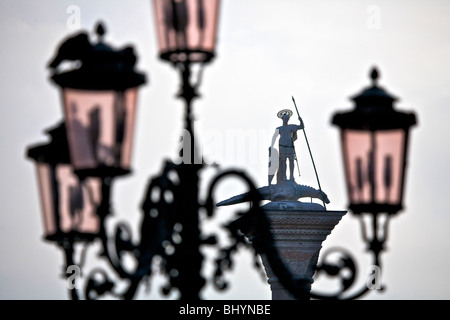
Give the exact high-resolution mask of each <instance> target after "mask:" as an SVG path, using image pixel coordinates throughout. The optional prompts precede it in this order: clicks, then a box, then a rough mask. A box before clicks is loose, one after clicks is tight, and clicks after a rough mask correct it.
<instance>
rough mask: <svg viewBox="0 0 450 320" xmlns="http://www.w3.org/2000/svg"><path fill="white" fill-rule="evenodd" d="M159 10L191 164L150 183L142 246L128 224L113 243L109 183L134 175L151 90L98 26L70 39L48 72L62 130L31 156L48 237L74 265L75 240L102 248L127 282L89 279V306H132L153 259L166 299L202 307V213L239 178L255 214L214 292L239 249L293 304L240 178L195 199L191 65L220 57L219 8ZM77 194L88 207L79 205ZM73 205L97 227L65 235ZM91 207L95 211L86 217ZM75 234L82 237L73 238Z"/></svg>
mask: <svg viewBox="0 0 450 320" xmlns="http://www.w3.org/2000/svg"><path fill="white" fill-rule="evenodd" d="M154 5H155V14H156V20H157V30H158V34H159V35H160V44H161V48H160V57H161V58H162V59H163V60H167V61H170V62H171V63H172V64H173V65H174V66H175V67H176V68H177V69H178V70H179V71H180V74H181V79H182V86H181V88H182V90H181V91H180V94H179V96H180V97H181V98H183V99H184V101H185V102H186V116H185V119H186V124H185V129H186V132H188V133H189V135H190V136H188V137H187V138H188V139H186V144H185V146H186V147H185V148H184V149H183V152H184V153H187V155H186V154H184V155H183V162H182V163H179V164H175V163H173V162H170V161H166V162H165V163H164V168H163V171H162V173H161V174H160V175H159V176H156V177H154V178H152V179H151V180H150V181H149V184H148V187H147V190H146V192H145V194H144V199H143V201H142V206H141V208H142V211H143V217H142V220H141V221H142V222H141V225H140V235H139V243H135V241H132V239H133V237H132V236H131V232H130V228H129V227H128V225H127V224H126V223H124V222H122V223H119V224H118V225H117V226H116V228H115V233H114V234H113V236H112V237H111V235H110V233H109V232H108V230H107V228H106V222H107V218H108V217H109V216H110V207H111V205H110V193H111V192H110V189H111V184H112V180H113V178H115V177H118V176H122V175H125V174H128V173H130V171H131V169H130V168H131V145H132V135H133V125H134V114H135V108H136V101H137V88H138V87H139V86H140V85H142V84H143V83H144V82H145V76H144V75H143V74H142V73H139V72H137V71H135V70H134V66H135V62H136V56H135V55H134V53H133V49H132V48H131V47H127V48H124V49H120V50H115V49H113V48H112V47H110V46H109V45H106V44H105V43H104V42H103V40H102V39H103V36H104V32H105V30H104V28H103V26H102V25H99V26H98V27H97V37H98V39H99V41H98V42H97V43H95V44H92V43H91V41H90V40H89V37H88V35H87V34H86V33H79V34H77V35H75V36H73V37H70V38H68V39H66V40H65V41H64V42H63V43H62V44H61V45H60V47H59V49H58V52H57V54H56V56H55V57H54V59H53V60H52V62H51V63H50V65H49V67H50V68H51V70H52V72H53V74H52V77H51V79H52V80H53V81H54V83H56V84H57V85H58V86H59V87H60V88H61V91H62V97H63V105H64V113H65V121H64V125H61V126H60V127H58V130H54V131H51V133H52V137H53V140H52V143H51V148H50V147H47V146H46V147H45V148H44V147H32V148H30V149H29V152H28V155H29V156H30V157H31V158H32V159H34V160H35V161H36V162H37V164H38V168H44V169H38V170H39V174H40V176H39V179H40V185H41V189H42V190H41V192H42V195H43V196H42V198H41V200H42V202H43V206H44V216H45V217H46V219H47V220H45V223H46V226H47V225H48V227H47V229H46V232H47V236H48V238H49V239H51V238H52V237H53V236H54V235H56V239H57V240H58V241H63V242H64V248H68V249H67V250H65V252H66V256H67V259H66V260H67V261H66V262H67V265H71V264H77V261H75V260H76V259H74V251H73V245H74V241H76V240H78V239H79V238H80V239H88V240H99V241H100V244H101V250H102V251H101V253H100V256H101V257H102V258H105V259H106V260H107V262H109V266H110V267H111V268H112V269H113V271H114V272H115V275H116V276H117V277H118V280H126V282H127V285H126V286H125V287H123V286H122V288H121V289H118V288H117V286H116V285H115V283H114V281H112V280H111V279H110V277H109V276H108V274H107V273H106V272H105V271H104V270H103V269H98V268H97V269H94V270H93V271H92V272H91V273H90V274H89V275H88V277H87V279H86V280H87V281H86V286H85V291H84V296H85V298H86V299H96V298H99V297H101V296H103V295H105V294H112V295H113V296H115V297H120V298H123V299H132V298H133V297H134V296H135V294H136V291H137V288H138V286H139V284H140V283H141V281H142V280H143V279H144V278H150V276H151V272H152V262H153V258H155V257H156V256H159V257H160V258H161V261H162V262H161V267H162V271H163V272H164V273H165V274H166V275H167V276H168V280H169V283H168V286H167V287H165V288H163V293H164V294H168V293H169V292H170V291H171V290H172V289H177V290H178V292H179V294H180V299H190V300H197V299H200V298H201V297H200V291H201V289H202V288H203V287H204V285H205V282H206V279H204V278H203V276H202V275H201V268H202V264H203V260H204V258H203V254H202V253H201V250H200V248H201V246H203V245H211V244H215V243H216V241H215V237H214V236H211V237H208V238H206V237H204V236H203V235H202V233H201V229H200V226H199V222H200V219H199V215H200V209H204V210H205V212H206V213H207V216H208V217H211V216H212V215H213V213H214V208H215V201H214V189H215V186H217V185H218V183H219V182H220V181H221V180H222V179H224V178H225V177H229V176H236V177H238V178H241V179H242V180H243V181H244V183H246V185H247V186H248V188H249V193H250V195H251V196H250V201H251V202H252V206H251V207H250V209H249V210H248V211H246V212H240V213H239V214H238V216H237V218H236V219H235V220H234V221H232V222H231V223H229V224H228V225H227V226H226V229H227V230H228V231H229V235H230V238H231V240H232V241H231V242H230V243H231V244H230V246H228V247H225V248H221V249H220V255H219V257H218V258H217V259H216V270H215V272H214V277H213V281H214V285H215V286H216V288H218V289H224V288H226V283H225V281H224V279H223V273H224V271H226V270H227V269H229V268H231V266H232V259H231V258H232V254H233V253H234V252H235V251H236V250H237V248H238V245H243V246H248V247H251V248H253V249H254V250H255V257H256V253H258V254H264V255H266V257H267V261H268V262H269V264H270V267H271V268H272V269H273V271H274V273H275V274H276V275H277V277H278V278H279V280H280V283H281V284H282V285H283V286H285V287H286V288H287V290H289V291H290V292H291V294H292V295H293V296H294V297H304V292H303V287H304V286H303V283H302V281H301V279H300V280H299V279H296V278H295V277H294V276H293V275H292V274H291V273H290V272H289V269H288V268H286V266H285V265H284V264H283V262H282V260H281V259H280V257H279V255H278V252H277V250H276V248H275V246H274V245H273V239H272V234H271V233H270V231H269V224H268V221H267V219H266V217H265V215H264V213H263V212H262V211H261V209H260V206H259V202H260V200H261V198H260V196H259V194H258V193H257V191H256V188H255V186H254V185H253V182H252V181H251V179H250V178H248V176H247V175H246V174H245V173H244V172H241V171H235V170H229V171H226V172H222V173H220V174H219V175H217V176H216V177H215V178H214V179H213V181H212V182H211V183H210V186H209V189H208V193H207V197H206V200H205V201H201V200H200V199H199V187H198V184H199V180H200V179H199V172H200V170H201V169H202V168H203V166H204V164H203V160H202V159H201V157H197V156H196V152H195V140H194V130H193V126H192V119H191V102H192V100H193V99H194V98H195V97H197V96H198V94H197V90H196V89H197V87H198V85H199V81H198V82H197V83H195V84H192V82H191V79H190V75H191V66H192V64H193V63H199V64H201V65H204V64H205V63H207V62H210V61H211V59H212V58H213V57H214V44H215V38H216V26H217V17H218V5H219V1H214V0H209V1H202V0H198V1H185V0H181V1H178V0H177V1H172V0H166V1H160V0H156V1H154ZM161 37H162V38H161ZM162 39H166V40H164V41H163V40H162ZM180 39H181V40H180ZM67 62H70V63H71V65H70V66H69V67H70V69H69V70H67V69H64V64H65V63H66V64H67ZM80 63H81V65H80ZM199 80H200V78H199ZM188 142H189V143H188ZM53 144H57V146H56V147H55V146H53ZM48 149H51V152H50V154H51V156H48V155H47V153H49V152H48ZM55 149H56V151H55ZM63 151H64V152H63ZM53 156H54V157H55V159H54V158H53ZM61 157H62V159H61ZM66 167H67V169H65V171H64V172H65V175H62V174H60V173H59V171H61V170H62V169H60V168H66ZM58 183H61V185H63V186H67V185H70V186H77V187H76V188H77V189H76V191H77V192H76V193H74V195H73V196H71V198H70V200H67V199H66V198H65V197H67V195H66V194H67V191H65V189H63V187H58V185H57V184H58ZM81 195H83V199H88V200H89V201H87V200H86V201H84V202H83V201H82V200H81ZM67 202H70V205H72V206H73V208H74V209H73V210H72V209H70V210H72V211H74V212H75V211H76V212H79V211H80V210H82V213H83V214H84V212H85V211H86V212H87V213H89V214H91V213H92V212H94V211H95V215H94V219H93V221H94V222H95V223H93V224H89V225H88V226H87V227H89V228H87V229H82V228H81V229H80V228H79V224H75V223H72V224H70V225H69V226H68V227H65V225H64V226H62V225H61V224H60V223H58V220H57V218H56V217H58V218H59V219H60V220H61V219H62V218H60V217H61V216H62V215H65V216H67V215H68V213H67V210H69V209H67V208H65V207H64V206H61V204H66V203H67ZM85 204H86V205H88V204H89V205H90V207H89V208H87V209H86V210H85V209H84V207H83V206H84V205H85ZM65 206H67V205H65ZM61 208H62V209H61ZM70 208H72V207H70ZM80 208H81V209H80ZM70 210H69V211H70ZM77 210H78V211H77ZM72 211H70V213H72ZM48 218H51V219H54V220H51V221H52V223H53V224H49V223H47V221H48ZM83 221H84V220H83ZM74 231H76V232H77V233H76V234H77V237H72V236H68V234H70V235H72V234H74ZM87 231H88V235H89V237H87V236H86V233H87ZM80 232H83V233H80ZM249 232H251V233H252V234H254V240H253V243H252V244H251V245H250V244H249V243H248V242H246V240H245V238H244V236H243V234H245V233H249ZM61 239H62V240H61ZM125 254H126V256H127V258H130V257H131V258H132V259H134V260H135V262H136V263H135V264H134V268H132V269H133V270H130V268H129V267H126V266H125V262H124V259H123V257H124V256H125ZM97 276H100V279H99V278H98V277H97ZM71 290H72V291H71V297H72V298H73V299H78V293H77V292H76V290H73V289H71Z"/></svg>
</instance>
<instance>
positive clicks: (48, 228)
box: [36, 162, 58, 235]
mask: <svg viewBox="0 0 450 320" xmlns="http://www.w3.org/2000/svg"><path fill="white" fill-rule="evenodd" d="M36 170H37V178H38V179H37V180H38V184H39V196H40V200H41V210H42V218H43V223H44V233H45V234H46V235H51V234H54V233H56V231H57V226H58V224H57V222H56V221H55V203H54V202H53V199H54V198H53V188H52V169H51V168H50V165H48V164H47V163H40V162H38V163H37V165H36Z"/></svg>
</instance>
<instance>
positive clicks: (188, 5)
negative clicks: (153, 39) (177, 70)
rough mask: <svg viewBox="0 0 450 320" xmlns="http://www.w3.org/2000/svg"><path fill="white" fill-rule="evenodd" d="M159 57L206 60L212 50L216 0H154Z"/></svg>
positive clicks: (172, 59) (191, 60) (216, 9)
mask: <svg viewBox="0 0 450 320" xmlns="http://www.w3.org/2000/svg"><path fill="white" fill-rule="evenodd" d="M153 8H154V12H155V19H156V25H157V34H158V42H159V48H160V57H161V59H164V60H167V61H170V62H173V63H175V62H185V61H190V62H209V61H210V60H211V59H212V58H213V57H214V53H215V45H216V33H217V20H218V12H219V0H153Z"/></svg>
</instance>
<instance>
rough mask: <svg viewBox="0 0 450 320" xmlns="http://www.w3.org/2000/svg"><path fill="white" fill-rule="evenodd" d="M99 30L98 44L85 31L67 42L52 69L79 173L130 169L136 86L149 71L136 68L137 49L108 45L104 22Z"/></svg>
mask: <svg viewBox="0 0 450 320" xmlns="http://www.w3.org/2000/svg"><path fill="white" fill-rule="evenodd" d="M96 33H97V38H98V39H97V43H92V42H91V41H90V40H89V37H88V35H87V34H86V33H79V34H77V35H75V36H73V37H71V38H69V39H67V40H66V41H64V42H63V43H62V44H61V46H60V47H59V49H58V52H57V54H56V56H55V57H54V59H53V60H52V61H51V63H50V65H49V67H50V69H51V70H52V73H53V74H52V76H51V79H52V81H53V82H54V83H55V84H56V85H58V86H59V87H60V88H61V91H62V100H63V104H64V114H65V122H66V130H67V140H68V143H69V150H70V156H71V162H72V164H73V167H74V169H75V171H76V173H77V175H79V176H80V177H89V176H98V177H116V176H120V175H124V174H127V173H129V172H130V167H131V153H132V142H133V133H134V118H135V113H136V102H137V91H138V89H137V88H138V87H139V86H140V85H142V84H144V83H145V75H144V74H142V73H139V72H137V71H135V70H134V67H135V63H136V56H135V54H134V51H133V48H132V47H126V48H123V49H119V50H116V49H114V48H112V47H111V46H109V45H108V44H106V43H105V42H104V41H103V37H104V34H105V28H104V26H103V25H102V24H98V26H97V29H96ZM67 62H71V64H70V65H69V68H67V67H66V68H64V63H67ZM80 63H81V65H80Z"/></svg>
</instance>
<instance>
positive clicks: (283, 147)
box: [269, 109, 305, 184]
mask: <svg viewBox="0 0 450 320" xmlns="http://www.w3.org/2000/svg"><path fill="white" fill-rule="evenodd" d="M277 116H278V118H280V119H281V120H283V125H282V126H281V127H278V128H277V129H276V131H275V134H274V135H273V138H272V144H271V146H270V149H269V155H272V154H273V152H272V150H273V145H274V144H275V140H276V139H277V136H280V139H279V143H278V147H279V148H278V154H279V161H278V166H279V167H278V175H277V181H278V182H280V181H285V180H287V175H286V173H287V172H286V170H287V166H286V163H287V160H288V159H289V172H290V178H289V180H294V160H295V161H298V159H297V155H296V154H295V147H294V141H295V140H297V131H298V130H301V129H304V128H305V126H304V124H303V121H302V119H301V118H300V117H299V118H298V120H299V121H300V125H295V124H288V121H289V118H290V117H291V116H292V111H291V110H289V109H283V110H281V111H279V112H278V113H277ZM297 164H298V163H297ZM271 165H272V162H271ZM297 167H298V166H297ZM271 169H272V168H271V167H269V184H271V182H272V178H273V175H271V174H270V173H271V172H270V171H271ZM275 169H276V168H275Z"/></svg>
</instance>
